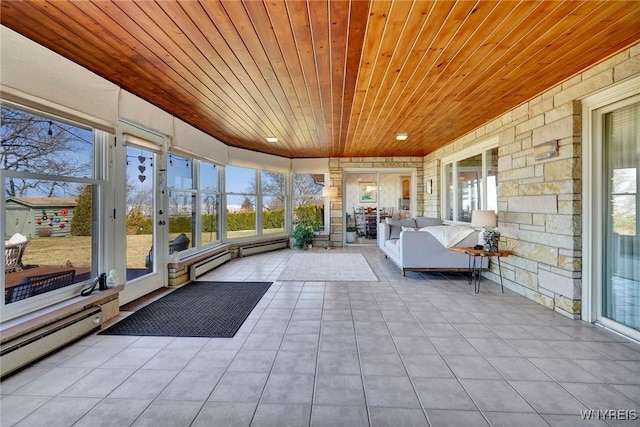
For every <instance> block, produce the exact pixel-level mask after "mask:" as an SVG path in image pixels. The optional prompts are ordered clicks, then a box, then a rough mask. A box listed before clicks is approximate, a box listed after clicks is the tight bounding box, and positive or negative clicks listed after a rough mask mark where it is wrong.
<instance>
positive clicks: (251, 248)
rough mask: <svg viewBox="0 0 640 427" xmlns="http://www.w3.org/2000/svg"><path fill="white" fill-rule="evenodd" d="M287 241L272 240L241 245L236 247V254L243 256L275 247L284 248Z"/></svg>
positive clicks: (273, 249)
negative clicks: (271, 241)
mask: <svg viewBox="0 0 640 427" xmlns="http://www.w3.org/2000/svg"><path fill="white" fill-rule="evenodd" d="M286 247H287V242H286V241H282V242H274V243H256V244H255V245H250V244H248V245H243V246H241V247H239V248H238V256H239V257H244V256H247V255H254V254H259V253H262V252H269V251H275V250H277V249H285V248H286Z"/></svg>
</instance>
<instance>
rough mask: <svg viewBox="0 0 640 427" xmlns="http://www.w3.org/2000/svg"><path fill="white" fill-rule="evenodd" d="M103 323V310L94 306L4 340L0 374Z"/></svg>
mask: <svg viewBox="0 0 640 427" xmlns="http://www.w3.org/2000/svg"><path fill="white" fill-rule="evenodd" d="M100 325H102V310H101V309H100V307H92V308H89V309H87V310H84V311H81V312H79V313H76V314H73V315H71V316H69V317H66V318H64V319H62V320H59V321H57V322H54V323H51V324H49V325H46V326H44V327H42V328H40V329H37V330H35V331H33V332H30V333H28V334H25V335H22V336H20V337H18V338H16V339H13V340H11V341H8V342H6V343H3V344H2V345H1V346H0V376H5V375H6V374H8V373H11V372H13V371H15V370H16V369H19V368H21V367H23V366H25V365H27V364H29V363H31V362H33V361H34V360H37V359H39V358H41V357H42V356H44V355H46V354H48V353H50V352H52V351H53V350H56V349H58V348H60V347H62V346H63V345H65V344H67V343H70V342H71V341H74V340H76V339H78V338H80V337H82V336H84V335H86V334H88V333H89V332H91V331H93V330H95V329H99V328H100Z"/></svg>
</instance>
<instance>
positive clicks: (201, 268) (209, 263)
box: [189, 251, 231, 280]
mask: <svg viewBox="0 0 640 427" xmlns="http://www.w3.org/2000/svg"><path fill="white" fill-rule="evenodd" d="M230 260H231V252H229V251H224V252H220V253H218V254H216V255H214V256H213V257H211V258H207V259H205V260H204V261H200V262H198V263H196V264H193V265H192V266H191V267H189V279H190V280H196V279H197V278H198V277H200V276H202V275H203V274H204V273H206V272H207V271H209V270H213V269H214V268H216V267H218V266H219V265H222V264H224V263H225V262H227V261H230Z"/></svg>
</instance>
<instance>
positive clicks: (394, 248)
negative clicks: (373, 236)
mask: <svg viewBox="0 0 640 427" xmlns="http://www.w3.org/2000/svg"><path fill="white" fill-rule="evenodd" d="M384 247H385V248H386V249H387V250H389V251H390V252H392V253H393V254H395V256H398V239H388V240H385V242H384Z"/></svg>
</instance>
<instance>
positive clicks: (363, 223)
mask: <svg viewBox="0 0 640 427" xmlns="http://www.w3.org/2000/svg"><path fill="white" fill-rule="evenodd" d="M344 177H345V178H344V186H345V187H344V192H343V194H344V199H343V206H344V210H345V230H346V232H345V244H346V245H370V246H374V245H376V244H377V242H378V240H377V233H378V223H380V222H381V221H384V220H385V219H386V218H408V217H409V216H411V206H412V198H411V194H412V192H411V189H412V188H413V185H412V174H411V172H404V173H403V172H389V173H386V172H385V173H383V172H356V171H354V172H345V176H344Z"/></svg>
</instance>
